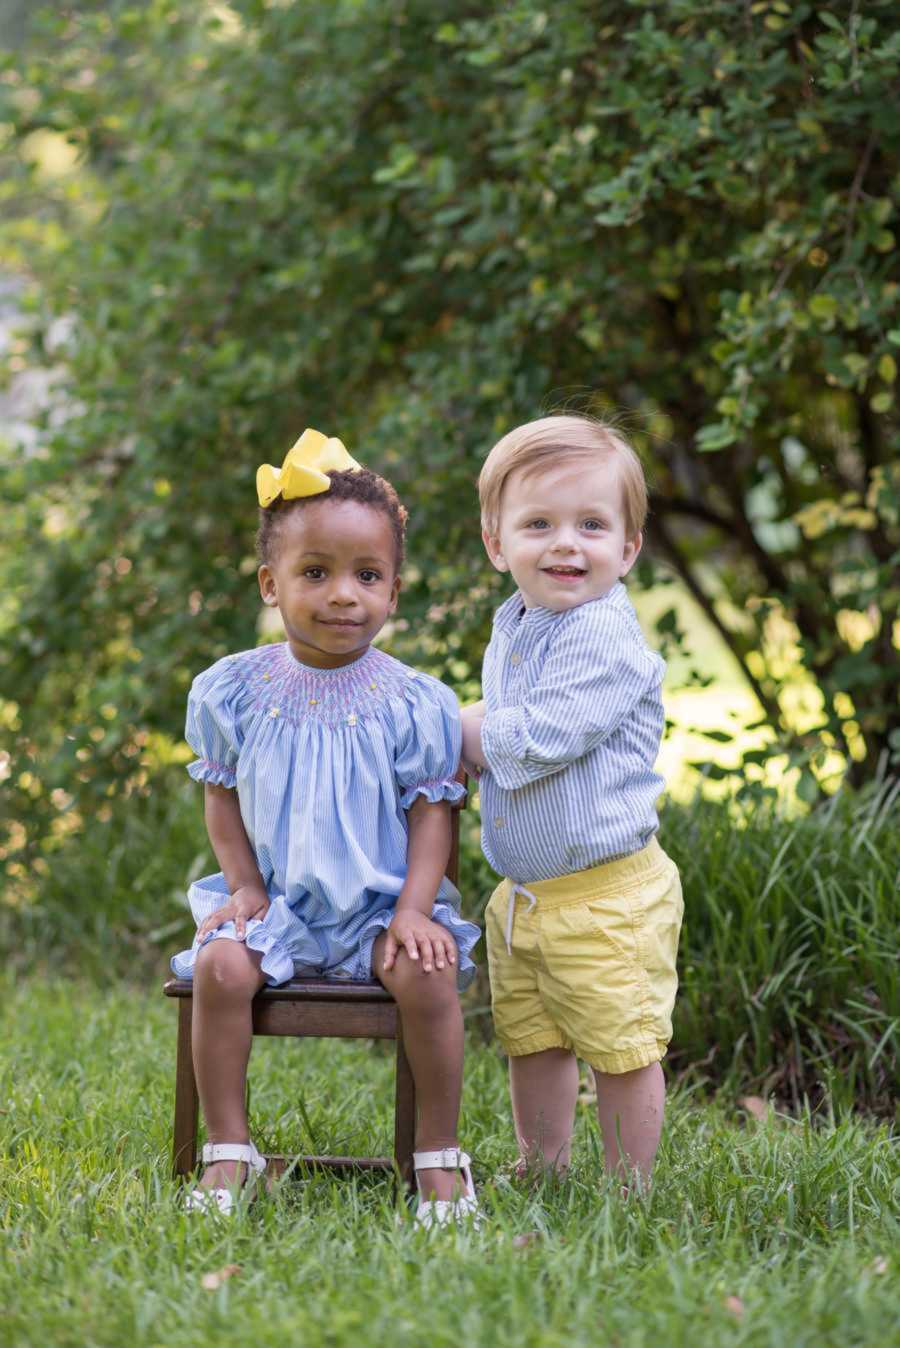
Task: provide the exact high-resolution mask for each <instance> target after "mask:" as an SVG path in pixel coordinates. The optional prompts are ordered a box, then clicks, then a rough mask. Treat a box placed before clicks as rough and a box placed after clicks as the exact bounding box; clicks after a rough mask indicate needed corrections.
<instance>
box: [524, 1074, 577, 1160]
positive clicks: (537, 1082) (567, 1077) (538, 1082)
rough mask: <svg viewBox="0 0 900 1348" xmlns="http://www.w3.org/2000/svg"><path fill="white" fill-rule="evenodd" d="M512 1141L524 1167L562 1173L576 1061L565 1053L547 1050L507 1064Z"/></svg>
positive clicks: (572, 1118) (567, 1151) (569, 1144)
mask: <svg viewBox="0 0 900 1348" xmlns="http://www.w3.org/2000/svg"><path fill="white" fill-rule="evenodd" d="M509 1090H510V1095H511V1096H512V1108H513V1120H514V1122H515V1127H516V1139H517V1140H518V1143H519V1150H520V1152H521V1154H522V1158H523V1160H524V1161H525V1162H526V1164H529V1165H530V1164H533V1163H537V1164H538V1165H542V1166H546V1167H547V1168H548V1169H551V1170H556V1171H558V1172H559V1173H560V1174H562V1173H564V1172H565V1171H566V1170H567V1169H568V1166H569V1158H570V1156H571V1154H572V1129H573V1127H574V1125H575V1102H576V1100H577V1098H578V1059H577V1058H576V1057H575V1054H574V1053H571V1052H570V1051H569V1050H568V1049H564V1048H548V1049H545V1050H544V1051H543V1052H542V1053H528V1054H526V1055H525V1056H524V1057H521V1058H510V1060H509Z"/></svg>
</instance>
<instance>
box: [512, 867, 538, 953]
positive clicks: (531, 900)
mask: <svg viewBox="0 0 900 1348" xmlns="http://www.w3.org/2000/svg"><path fill="white" fill-rule="evenodd" d="M517 894H524V895H525V897H526V899H528V907H527V909H526V910H525V911H526V912H528V913H530V912H531V910H532V908H533V907H534V905H535V904H536V903H537V895H536V894H532V892H531V890H530V889H526V888H525V886H524V885H519V884H515V883H514V884H513V887H512V889H511V890H510V891H509V903H508V904H507V905H506V932H505V933H504V934H505V936H506V952H507V954H508V955H511V954H512V931H513V922H514V921H515V916H516V895H517Z"/></svg>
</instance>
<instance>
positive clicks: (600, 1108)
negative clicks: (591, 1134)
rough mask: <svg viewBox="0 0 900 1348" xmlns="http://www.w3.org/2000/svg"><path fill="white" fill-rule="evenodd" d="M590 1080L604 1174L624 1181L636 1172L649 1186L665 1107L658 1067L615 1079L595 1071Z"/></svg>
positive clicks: (662, 1077) (654, 1064)
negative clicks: (593, 1086) (594, 1091)
mask: <svg viewBox="0 0 900 1348" xmlns="http://www.w3.org/2000/svg"><path fill="white" fill-rule="evenodd" d="M594 1079H595V1080H596V1083H597V1117H598V1118H599V1120H600V1131H601V1132H602V1134H603V1152H604V1156H605V1159H606V1172H607V1174H609V1175H614V1174H620V1175H623V1176H624V1177H626V1178H627V1177H628V1176H629V1175H630V1174H632V1173H633V1172H635V1171H636V1172H637V1173H638V1175H639V1176H640V1179H641V1182H642V1183H643V1184H644V1185H647V1184H649V1182H650V1171H651V1170H652V1168H653V1158H654V1157H655V1156H656V1149H657V1147H658V1146H659V1138H660V1134H661V1133H662V1124H663V1111H664V1109H665V1103H666V1081H665V1077H664V1076H663V1070H662V1066H661V1064H660V1063H658V1062H654V1063H651V1064H650V1066H649V1067H640V1068H638V1070H637V1071H636V1072H623V1073H621V1075H618V1076H613V1075H611V1074H610V1073H607V1072H598V1071H596V1070H595V1071H594Z"/></svg>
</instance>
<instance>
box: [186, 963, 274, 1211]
mask: <svg viewBox="0 0 900 1348" xmlns="http://www.w3.org/2000/svg"><path fill="white" fill-rule="evenodd" d="M261 959H262V956H261V955H260V954H259V953H258V952H257V951H255V950H248V949H247V947H246V946H245V945H244V944H242V943H240V942H237V941H229V940H225V939H223V940H219V941H209V942H208V943H207V944H206V945H205V946H204V947H203V949H202V950H201V951H200V953H199V955H198V956H197V963H196V966H195V969H194V1010H193V1018H192V1022H191V1038H192V1041H193V1056H194V1075H195V1076H196V1078H197V1092H198V1094H199V1096H200V1106H201V1108H202V1110H203V1118H204V1121H205V1123H206V1134H207V1137H208V1138H209V1141H210V1142H249V1141H250V1132H249V1128H248V1125H247V1104H246V1101H247V1063H248V1061H249V1058H250V1048H251V1045H252V1043H253V1020H252V1012H251V1009H250V1003H251V1002H252V1001H253V998H254V997H255V996H256V994H257V992H258V991H259V989H260V988H261V987H262V985H263V983H264V982H265V981H266V980H265V975H264V974H262V973H260V969H259V966H260V961H261ZM244 1174H245V1166H244V1163H243V1162H242V1161H216V1162H215V1164H213V1165H210V1166H207V1167H206V1169H205V1170H204V1172H203V1176H202V1178H201V1180H200V1184H201V1187H203V1188H209V1187H211V1186H213V1185H227V1184H229V1183H231V1182H232V1181H234V1180H235V1179H236V1178H239V1177H243V1176H244Z"/></svg>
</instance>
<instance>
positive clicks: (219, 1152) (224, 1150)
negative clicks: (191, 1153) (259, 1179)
mask: <svg viewBox="0 0 900 1348" xmlns="http://www.w3.org/2000/svg"><path fill="white" fill-rule="evenodd" d="M202 1156H203V1164H204V1165H212V1164H213V1163H214V1162H215V1161H243V1162H244V1164H245V1165H247V1166H249V1167H250V1169H251V1170H256V1171H260V1172H261V1171H263V1170H265V1168H266V1162H265V1158H264V1157H262V1156H260V1154H259V1152H258V1151H257V1150H256V1147H255V1146H254V1145H253V1143H252V1142H206V1143H204V1146H203V1152H202Z"/></svg>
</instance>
